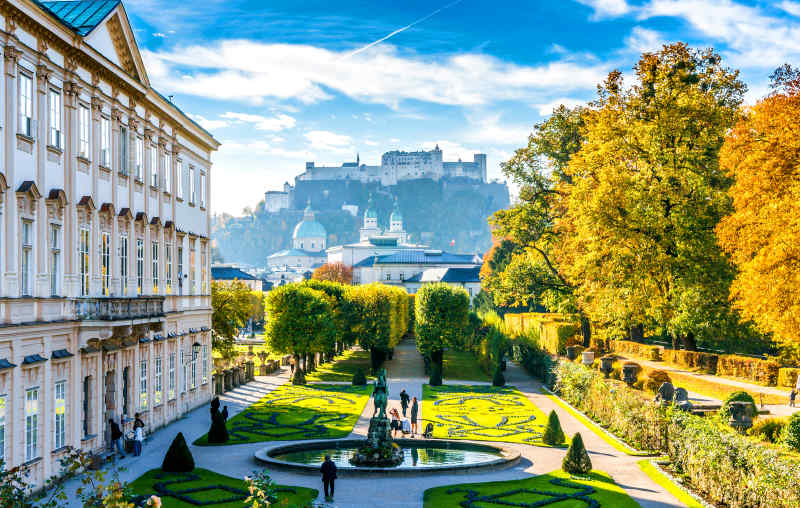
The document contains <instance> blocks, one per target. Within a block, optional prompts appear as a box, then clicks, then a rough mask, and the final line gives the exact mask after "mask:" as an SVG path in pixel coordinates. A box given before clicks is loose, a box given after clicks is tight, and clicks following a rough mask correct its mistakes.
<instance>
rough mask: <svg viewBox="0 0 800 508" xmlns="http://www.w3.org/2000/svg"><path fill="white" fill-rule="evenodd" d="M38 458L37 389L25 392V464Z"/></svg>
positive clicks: (29, 389)
mask: <svg viewBox="0 0 800 508" xmlns="http://www.w3.org/2000/svg"><path fill="white" fill-rule="evenodd" d="M36 458H39V387H38V386H37V387H34V388H28V389H27V390H25V462H28V461H31V460H33V459H36Z"/></svg>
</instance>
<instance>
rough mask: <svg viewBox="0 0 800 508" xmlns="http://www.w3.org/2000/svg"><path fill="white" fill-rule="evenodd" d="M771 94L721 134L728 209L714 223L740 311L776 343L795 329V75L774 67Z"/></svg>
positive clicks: (798, 125)
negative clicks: (727, 179) (730, 269)
mask: <svg viewBox="0 0 800 508" xmlns="http://www.w3.org/2000/svg"><path fill="white" fill-rule="evenodd" d="M772 78H773V90H774V92H773V93H772V94H771V95H769V96H768V97H766V98H765V99H763V100H761V101H760V102H758V103H757V104H756V105H755V106H753V107H751V108H749V109H748V110H747V111H746V114H745V116H744V117H743V118H742V119H741V121H740V122H739V123H738V124H737V125H736V126H735V128H733V129H732V130H731V131H730V133H729V134H728V136H727V138H726V140H725V144H724V146H723V148H722V152H721V156H720V165H721V167H722V169H723V170H724V171H726V172H727V174H728V175H729V176H731V177H732V178H733V179H734V184H733V186H732V187H731V189H730V193H729V194H730V196H731V198H732V199H733V211H732V213H731V214H730V215H729V216H728V217H726V218H725V219H723V221H722V222H721V223H720V224H719V226H718V227H717V233H718V235H719V242H720V245H722V247H723V248H724V249H725V251H726V252H728V253H729V254H730V256H731V259H732V260H733V263H734V264H735V265H736V267H737V268H738V274H737V276H736V279H735V281H734V283H733V285H732V287H731V296H732V297H733V299H734V302H735V305H736V307H737V308H738V309H740V310H741V312H742V315H743V316H744V317H746V318H749V319H752V320H753V321H754V322H755V323H756V324H757V325H758V327H759V329H760V330H762V331H763V332H765V333H772V334H774V337H775V338H776V339H777V340H778V341H779V342H783V343H792V342H793V343H798V342H800V340H799V339H798V334H797V330H798V329H800V285H798V281H800V221H799V220H798V218H800V171H799V170H798V168H800V74H798V72H797V71H796V70H794V69H792V68H791V67H789V66H784V67H782V68H780V69H778V70H777V71H776V72H775V74H773V76H772Z"/></svg>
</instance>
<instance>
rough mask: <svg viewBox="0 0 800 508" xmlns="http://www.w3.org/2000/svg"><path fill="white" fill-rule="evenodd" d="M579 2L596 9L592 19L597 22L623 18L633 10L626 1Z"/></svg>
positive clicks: (591, 0)
mask: <svg viewBox="0 0 800 508" xmlns="http://www.w3.org/2000/svg"><path fill="white" fill-rule="evenodd" d="M578 2H580V3H582V4H583V5H588V6H589V7H591V8H592V9H594V15H593V16H592V19H595V20H598V19H604V18H614V17H617V16H622V15H623V14H627V13H628V12H630V10H631V6H630V5H628V2H627V1H626V0H578Z"/></svg>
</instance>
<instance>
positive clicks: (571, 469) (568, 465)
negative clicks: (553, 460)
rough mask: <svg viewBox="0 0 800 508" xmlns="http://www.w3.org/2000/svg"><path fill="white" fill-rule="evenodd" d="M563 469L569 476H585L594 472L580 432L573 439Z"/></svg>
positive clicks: (562, 465)
mask: <svg viewBox="0 0 800 508" xmlns="http://www.w3.org/2000/svg"><path fill="white" fill-rule="evenodd" d="M561 468H562V469H563V470H564V471H566V472H567V473H569V474H579V475H585V474H587V473H588V472H589V471H591V470H592V460H591V459H590V458H589V454H588V453H587V452H586V448H585V447H584V446H583V438H582V437H581V433H580V432H578V433H576V434H575V436H574V437H573V438H572V443H570V445H569V449H568V450H567V455H566V457H564V462H563V463H562V464H561Z"/></svg>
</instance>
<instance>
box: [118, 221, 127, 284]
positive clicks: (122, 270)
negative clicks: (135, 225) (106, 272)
mask: <svg viewBox="0 0 800 508" xmlns="http://www.w3.org/2000/svg"><path fill="white" fill-rule="evenodd" d="M119 275H120V293H122V296H127V295H128V235H120V237H119Z"/></svg>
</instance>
